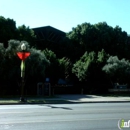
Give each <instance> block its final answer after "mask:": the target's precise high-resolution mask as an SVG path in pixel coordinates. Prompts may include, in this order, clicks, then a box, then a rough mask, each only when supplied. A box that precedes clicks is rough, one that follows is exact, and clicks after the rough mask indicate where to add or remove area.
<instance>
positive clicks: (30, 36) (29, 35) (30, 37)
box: [17, 25, 36, 47]
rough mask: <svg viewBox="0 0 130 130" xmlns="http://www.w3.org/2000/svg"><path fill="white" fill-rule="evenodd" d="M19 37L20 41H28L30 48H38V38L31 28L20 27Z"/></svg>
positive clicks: (18, 30) (18, 29)
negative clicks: (36, 41)
mask: <svg viewBox="0 0 130 130" xmlns="http://www.w3.org/2000/svg"><path fill="white" fill-rule="evenodd" d="M17 35H18V36H17V39H18V40H20V41H21V40H22V41H23V40H24V41H28V42H29V44H30V46H33V47H36V43H35V40H36V36H35V34H34V31H33V30H32V29H30V28H29V27H26V26H25V25H22V26H19V27H18V28H17Z"/></svg>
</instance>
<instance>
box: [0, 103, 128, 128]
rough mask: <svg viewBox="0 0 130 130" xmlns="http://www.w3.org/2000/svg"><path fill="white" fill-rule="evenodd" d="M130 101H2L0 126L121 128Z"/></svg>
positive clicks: (126, 117)
mask: <svg viewBox="0 0 130 130" xmlns="http://www.w3.org/2000/svg"><path fill="white" fill-rule="evenodd" d="M120 118H123V119H125V120H129V119H130V103H93V104H91V103H86V104H85V103H84V104H57V105H55V104H43V105H1V106H0V130H118V127H117V123H118V120H119V119H120Z"/></svg>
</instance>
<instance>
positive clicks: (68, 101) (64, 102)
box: [0, 100, 130, 105]
mask: <svg viewBox="0 0 130 130" xmlns="http://www.w3.org/2000/svg"><path fill="white" fill-rule="evenodd" d="M81 103H130V101H81V102H74V101H70V100H66V101H63V100H54V102H53V101H51V102H44V103H43V102H32V103H31V102H22V103H21V102H18V103H0V105H34V104H81Z"/></svg>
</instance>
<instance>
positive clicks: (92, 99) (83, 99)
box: [57, 95, 130, 103]
mask: <svg viewBox="0 0 130 130" xmlns="http://www.w3.org/2000/svg"><path fill="white" fill-rule="evenodd" d="M57 96H58V97H59V99H62V100H67V101H70V102H73V103H102V102H130V97H122V96H119V97H110V96H96V95H57Z"/></svg>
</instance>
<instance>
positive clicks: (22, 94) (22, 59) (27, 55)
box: [17, 43, 30, 102]
mask: <svg viewBox="0 0 130 130" xmlns="http://www.w3.org/2000/svg"><path fill="white" fill-rule="evenodd" d="M21 50H22V51H21V52H17V55H18V57H19V58H20V59H21V97H20V101H21V102H25V101H26V100H25V99H24V86H25V80H24V78H25V59H26V58H27V57H29V56H30V52H25V51H26V45H25V43H22V44H21Z"/></svg>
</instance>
